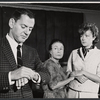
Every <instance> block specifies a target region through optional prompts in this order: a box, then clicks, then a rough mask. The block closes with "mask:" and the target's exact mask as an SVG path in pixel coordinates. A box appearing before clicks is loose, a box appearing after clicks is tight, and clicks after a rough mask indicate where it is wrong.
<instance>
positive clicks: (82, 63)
mask: <svg viewBox="0 0 100 100" xmlns="http://www.w3.org/2000/svg"><path fill="white" fill-rule="evenodd" d="M79 33H80V40H81V44H82V47H80V48H78V49H76V50H73V51H72V53H71V54H70V57H69V60H68V66H67V72H70V76H73V77H75V79H74V80H73V81H71V82H70V84H69V90H68V98H98V90H99V83H100V50H99V49H97V47H96V46H95V44H96V43H97V42H98V40H99V39H98V28H97V26H96V25H95V24H92V23H86V24H84V25H82V27H81V28H80V29H79Z"/></svg>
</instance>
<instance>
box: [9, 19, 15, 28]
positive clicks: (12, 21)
mask: <svg viewBox="0 0 100 100" xmlns="http://www.w3.org/2000/svg"><path fill="white" fill-rule="evenodd" d="M14 24H15V20H14V18H10V20H9V27H10V28H13V27H14Z"/></svg>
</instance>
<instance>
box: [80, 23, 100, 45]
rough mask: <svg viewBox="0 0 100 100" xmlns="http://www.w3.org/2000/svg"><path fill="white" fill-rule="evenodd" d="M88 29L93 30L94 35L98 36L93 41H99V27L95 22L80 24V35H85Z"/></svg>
mask: <svg viewBox="0 0 100 100" xmlns="http://www.w3.org/2000/svg"><path fill="white" fill-rule="evenodd" d="M88 30H90V31H91V32H92V35H93V37H96V38H95V40H94V41H93V44H94V45H95V44H96V43H97V42H98V41H99V29H98V27H97V26H96V25H95V24H93V23H85V24H82V25H81V26H80V28H79V33H80V35H83V34H84V33H85V32H86V31H88Z"/></svg>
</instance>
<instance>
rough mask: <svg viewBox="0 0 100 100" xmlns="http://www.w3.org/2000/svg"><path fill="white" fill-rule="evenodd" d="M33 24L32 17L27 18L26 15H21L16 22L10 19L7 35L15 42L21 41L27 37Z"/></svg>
mask: <svg viewBox="0 0 100 100" xmlns="http://www.w3.org/2000/svg"><path fill="white" fill-rule="evenodd" d="M34 24H35V19H34V18H29V17H28V16H27V15H21V18H20V19H18V20H17V21H16V22H15V20H14V19H12V24H11V25H9V26H10V29H11V30H10V33H9V35H10V36H11V38H13V39H14V40H15V41H16V42H17V43H23V42H25V40H26V39H27V38H28V37H29V35H30V33H31V31H32V29H33V27H34Z"/></svg>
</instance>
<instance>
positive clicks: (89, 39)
mask: <svg viewBox="0 0 100 100" xmlns="http://www.w3.org/2000/svg"><path fill="white" fill-rule="evenodd" d="M80 40H81V44H82V45H83V46H84V47H86V48H90V47H91V46H92V44H93V41H94V40H95V36H93V34H92V32H91V30H87V31H86V32H85V33H84V34H82V35H81V36H80Z"/></svg>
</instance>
